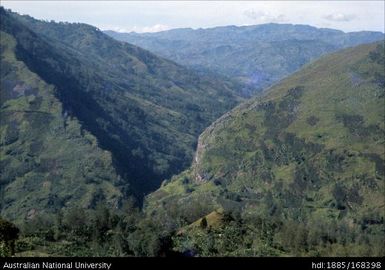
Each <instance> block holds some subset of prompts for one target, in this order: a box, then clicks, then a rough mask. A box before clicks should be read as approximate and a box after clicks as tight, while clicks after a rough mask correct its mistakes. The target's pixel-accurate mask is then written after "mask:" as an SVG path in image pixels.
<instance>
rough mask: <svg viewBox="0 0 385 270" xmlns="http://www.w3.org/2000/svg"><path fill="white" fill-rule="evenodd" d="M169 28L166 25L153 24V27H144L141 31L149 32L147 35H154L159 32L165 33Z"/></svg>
mask: <svg viewBox="0 0 385 270" xmlns="http://www.w3.org/2000/svg"><path fill="white" fill-rule="evenodd" d="M170 29H171V27H170V26H168V25H164V24H155V25H153V26H145V27H143V29H142V32H149V33H154V32H161V31H166V30H170Z"/></svg>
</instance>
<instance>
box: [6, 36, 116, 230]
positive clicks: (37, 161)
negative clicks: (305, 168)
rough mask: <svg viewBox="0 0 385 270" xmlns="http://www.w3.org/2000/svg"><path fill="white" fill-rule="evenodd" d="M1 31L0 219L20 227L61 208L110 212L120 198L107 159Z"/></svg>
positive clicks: (10, 38) (52, 87) (108, 156)
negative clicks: (99, 207) (100, 206)
mask: <svg viewBox="0 0 385 270" xmlns="http://www.w3.org/2000/svg"><path fill="white" fill-rule="evenodd" d="M16 45H17V43H16V40H15V39H14V38H13V37H12V36H11V35H9V34H7V33H5V32H1V125H0V134H1V137H0V144H1V152H0V162H1V178H0V179H1V214H2V216H4V217H6V218H8V219H11V220H17V221H18V222H21V221H22V220H23V219H24V218H28V219H31V218H33V217H34V216H35V215H37V214H40V213H49V212H52V211H57V210H58V209H61V208H63V207H71V206H82V207H93V206H95V204H96V203H97V202H98V201H99V200H103V199H105V201H106V202H107V203H108V204H109V205H110V206H111V207H116V206H118V204H119V203H120V200H121V199H122V194H121V192H120V191H119V189H118V188H117V186H118V185H119V177H118V175H117V174H116V172H115V169H114V168H113V166H112V159H111V154H110V153H109V152H107V151H104V150H101V149H100V148H99V147H98V145H97V140H96V138H95V137H94V136H93V135H91V134H90V133H89V132H87V131H85V130H83V129H82V128H81V125H80V124H79V121H78V120H77V119H76V118H72V117H65V116H64V115H63V113H62V104H61V103H60V102H59V100H58V99H57V98H55V95H54V92H55V87H54V86H52V85H49V84H47V83H46V82H44V81H43V80H42V79H41V78H40V77H39V76H38V75H36V74H35V73H33V72H31V71H30V70H29V69H28V67H26V65H25V64H24V63H23V62H21V61H18V60H17V59H16V56H15V47H16Z"/></svg>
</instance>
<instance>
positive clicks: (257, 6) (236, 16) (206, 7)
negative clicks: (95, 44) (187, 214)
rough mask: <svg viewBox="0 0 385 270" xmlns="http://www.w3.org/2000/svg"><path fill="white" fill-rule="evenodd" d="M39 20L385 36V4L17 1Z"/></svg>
mask: <svg viewBox="0 0 385 270" xmlns="http://www.w3.org/2000/svg"><path fill="white" fill-rule="evenodd" d="M1 5H2V6H4V7H5V8H9V9H12V10H13V11H16V12H18V13H21V14H28V15H31V16H32V17H35V18H37V19H44V20H55V21H67V22H82V23H88V24H91V25H94V26H96V27H98V28H100V29H102V30H108V29H109V30H115V31H119V32H131V31H135V32H156V31H162V30H168V29H172V28H181V27H191V28H209V27H215V26H224V25H238V26H240V25H253V24H262V23H269V22H275V23H293V24H308V25H312V26H316V27H327V28H334V29H340V30H343V31H345V32H350V31H361V30H371V31H381V32H384V21H385V16H384V13H385V11H384V10H385V1H11V0H8V1H7V0H1Z"/></svg>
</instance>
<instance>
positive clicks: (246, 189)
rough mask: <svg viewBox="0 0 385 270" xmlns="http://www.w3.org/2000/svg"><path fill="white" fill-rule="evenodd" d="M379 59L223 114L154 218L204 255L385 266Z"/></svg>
mask: <svg viewBox="0 0 385 270" xmlns="http://www.w3.org/2000/svg"><path fill="white" fill-rule="evenodd" d="M384 60H385V57H384V43H383V42H381V43H374V44H370V45H362V46H358V47H354V48H351V49H346V50H343V51H341V52H338V53H335V54H331V55H328V56H325V57H323V58H321V59H320V60H318V61H316V62H314V63H313V64H311V65H308V66H306V67H305V68H303V69H302V70H301V71H299V72H297V73H295V74H293V75H292V76H290V77H288V78H287V79H285V80H283V81H282V82H281V83H279V84H277V85H276V86H274V87H272V88H271V89H269V90H268V91H267V92H266V94H265V95H264V96H263V97H260V98H256V99H253V100H251V101H248V102H246V103H244V104H242V105H240V106H238V107H237V108H235V109H234V110H232V111H231V112H230V113H228V114H225V115H224V116H222V117H221V118H220V119H219V120H217V121H215V122H214V123H213V124H212V125H211V126H210V127H209V128H207V129H206V130H205V131H204V132H203V133H202V135H201V136H200V139H199V143H198V147H197V152H196V156H195V161H194V164H193V165H192V167H191V168H190V169H189V170H187V171H186V172H184V173H182V174H180V175H179V176H176V177H174V178H172V179H171V180H170V181H168V182H167V183H166V184H164V185H163V186H162V187H161V188H160V189H159V190H158V191H156V192H154V193H152V194H151V195H149V196H148V198H147V204H146V205H147V207H146V211H147V214H148V216H151V217H152V218H153V219H154V217H158V218H159V219H162V220H174V221H175V222H176V223H178V224H179V226H180V227H181V229H178V230H177V233H176V235H175V236H174V239H173V241H174V242H173V243H174V249H175V250H178V251H180V252H190V253H193V254H195V255H200V256H218V255H231V256H233V255H236V256H266V255H267V256H285V255H290V256H293V255H300V256H305V255H306V256H318V255H320V256H354V255H356V256H363V255H365V256H380V255H381V256H384V246H383V237H384V191H385V190H384V189H385V187H384V145H385V142H384V131H385V126H384V117H385V115H384V98H385V76H384ZM159 205H162V207H161V208H160V207H159ZM183 224H185V225H183Z"/></svg>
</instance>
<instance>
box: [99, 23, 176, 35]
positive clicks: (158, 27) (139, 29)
mask: <svg viewBox="0 0 385 270" xmlns="http://www.w3.org/2000/svg"><path fill="white" fill-rule="evenodd" d="M103 29H111V30H113V31H115V32H119V33H129V32H136V33H155V32H161V31H166V30H170V29H172V27H170V26H168V25H164V24H155V25H152V26H133V27H108V26H107V27H103Z"/></svg>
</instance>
